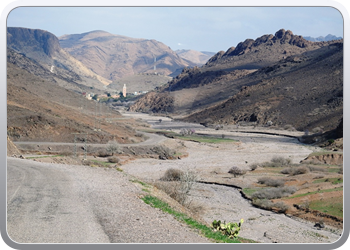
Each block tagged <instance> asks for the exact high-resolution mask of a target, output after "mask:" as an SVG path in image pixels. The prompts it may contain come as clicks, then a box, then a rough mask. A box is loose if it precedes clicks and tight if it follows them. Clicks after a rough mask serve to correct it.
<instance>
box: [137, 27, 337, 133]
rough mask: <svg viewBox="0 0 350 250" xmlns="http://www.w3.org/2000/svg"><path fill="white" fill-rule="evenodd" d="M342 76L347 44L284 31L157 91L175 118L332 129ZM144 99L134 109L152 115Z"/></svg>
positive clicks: (219, 58) (213, 60)
mask: <svg viewBox="0 0 350 250" xmlns="http://www.w3.org/2000/svg"><path fill="white" fill-rule="evenodd" d="M342 72H343V42H342V40H340V41H331V42H318V43H314V42H310V41H307V40H305V39H303V38H302V37H301V36H296V35H293V33H292V32H291V31H285V30H283V29H282V30H279V31H278V32H276V34H275V35H264V36H262V37H260V38H258V39H256V40H249V39H247V40H246V41H244V42H242V43H239V44H238V45H237V47H231V48H230V49H228V50H227V51H226V52H219V53H217V54H216V55H215V56H213V57H212V58H211V59H210V60H209V61H208V63H207V64H206V65H203V66H202V67H195V68H192V69H184V70H183V71H182V73H181V74H180V75H178V76H177V77H176V78H174V79H173V80H172V81H171V82H169V84H168V85H166V86H164V87H163V88H160V89H158V91H159V92H160V93H162V95H163V96H164V95H165V94H166V95H167V96H168V97H167V99H169V97H171V98H173V102H172V103H173V104H172V105H173V107H172V110H173V113H172V114H170V115H172V116H174V117H182V118H183V119H184V120H186V121H192V122H197V123H198V122H199V123H203V122H205V120H209V121H210V123H213V124H219V123H221V124H238V123H240V122H248V123H249V122H250V123H255V124H258V125H265V124H266V123H267V122H269V121H270V122H271V124H275V125H278V126H285V125H291V126H294V127H295V128H297V129H299V130H304V129H313V128H315V127H323V129H327V130H329V129H334V128H335V127H336V126H337V125H338V124H339V121H340V119H341V118H342V108H343V106H342V98H343V94H342V93H343V92H342V91H343V78H342V77H343V74H342ZM330 83H332V84H330ZM145 98H148V97H145ZM142 101H143V100H142V99H139V100H138V101H137V102H136V103H135V105H134V106H132V107H131V109H132V110H142V111H145V112H147V109H146V110H145V109H144V107H142ZM148 102H150V100H149V98H148ZM158 102H159V101H158ZM152 107H153V110H152V111H154V110H161V109H159V107H154V106H152ZM167 109H168V110H169V109H170V108H169V107H167Z"/></svg>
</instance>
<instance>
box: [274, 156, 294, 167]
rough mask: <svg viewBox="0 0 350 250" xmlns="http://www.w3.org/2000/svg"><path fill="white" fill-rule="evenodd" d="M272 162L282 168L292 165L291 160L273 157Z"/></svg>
mask: <svg viewBox="0 0 350 250" xmlns="http://www.w3.org/2000/svg"><path fill="white" fill-rule="evenodd" d="M271 162H273V163H276V164H279V165H280V166H285V165H290V164H291V162H292V161H291V160H290V159H287V158H283V157H273V158H272V160H271Z"/></svg>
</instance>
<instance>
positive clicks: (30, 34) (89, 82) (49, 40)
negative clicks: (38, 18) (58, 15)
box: [7, 27, 111, 89]
mask: <svg viewBox="0 0 350 250" xmlns="http://www.w3.org/2000/svg"><path fill="white" fill-rule="evenodd" d="M7 47H8V48H9V49H12V50H13V51H15V52H17V53H20V54H22V55H25V56H26V57H27V58H30V59H32V60H33V61H34V62H36V63H37V64H39V65H40V66H41V67H43V68H44V69H46V70H49V71H50V72H51V74H52V77H55V78H62V77H63V78H64V79H65V80H67V81H68V82H71V83H73V85H75V86H71V87H72V89H76V84H81V85H86V86H89V87H91V86H93V87H94V88H96V89H104V88H105V86H107V85H108V84H110V83H111V81H109V80H107V79H105V78H103V77H101V76H99V75H97V74H95V73H94V72H92V71H91V70H89V69H88V68H86V67H85V65H83V64H82V63H81V62H80V61H78V60H76V59H75V58H74V57H72V56H71V55H70V54H69V53H67V52H66V51H64V50H63V49H62V48H61V47H60V44H59V40H58V38H57V37H56V36H55V35H53V34H51V33H50V32H48V31H44V30H39V29H27V28H16V27H8V28H7ZM65 87H69V86H67V85H66V86H65Z"/></svg>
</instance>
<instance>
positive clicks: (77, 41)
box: [59, 31, 191, 81]
mask: <svg viewBox="0 0 350 250" xmlns="http://www.w3.org/2000/svg"><path fill="white" fill-rule="evenodd" d="M59 39H60V44H61V46H62V47H63V48H64V49H66V50H67V51H68V52H69V53H70V54H71V55H73V56H74V57H75V58H77V59H78V60H79V61H81V62H82V63H83V64H84V65H86V66H87V67H88V68H89V69H91V70H92V71H93V72H95V73H97V74H99V75H101V76H103V77H105V78H107V79H109V80H112V81H115V80H117V79H120V78H123V77H125V76H130V75H134V74H138V73H154V72H157V73H160V74H163V75H172V74H173V73H174V72H177V71H179V70H180V71H181V69H182V68H184V67H186V66H191V64H190V63H188V62H185V61H184V60H182V59H181V58H180V57H179V56H178V55H177V54H176V53H175V52H174V51H172V50H171V49H170V48H169V47H168V46H166V45H165V44H163V43H161V42H158V41H156V40H147V39H138V38H130V37H126V36H120V35H113V34H110V33H108V32H105V31H92V32H87V33H83V34H73V35H64V36H61V37H60V38H59ZM154 66H156V70H154Z"/></svg>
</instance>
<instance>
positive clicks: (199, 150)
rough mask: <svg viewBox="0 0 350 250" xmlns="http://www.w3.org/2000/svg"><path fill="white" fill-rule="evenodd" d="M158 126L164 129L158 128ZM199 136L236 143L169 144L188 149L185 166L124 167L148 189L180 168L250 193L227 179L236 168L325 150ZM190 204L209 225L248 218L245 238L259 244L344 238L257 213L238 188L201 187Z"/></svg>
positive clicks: (285, 140) (144, 163)
mask: <svg viewBox="0 0 350 250" xmlns="http://www.w3.org/2000/svg"><path fill="white" fill-rule="evenodd" d="M162 122H163V121H162ZM154 125H158V128H161V125H160V124H157V123H156V122H155V123H154ZM187 126H188V124H187ZM154 127H155V126H154ZM172 131H175V132H179V129H176V128H173V129H172ZM197 132H200V133H207V134H208V133H210V134H215V133H216V134H218V135H220V134H223V133H224V134H225V138H232V139H235V140H237V142H229V143H219V144H211V143H198V142H192V141H185V142H184V141H180V140H177V139H169V140H168V141H166V142H164V144H165V145H167V144H168V145H169V146H170V147H171V146H173V145H174V144H179V143H180V144H182V145H184V147H185V149H186V151H187V152H188V157H185V158H182V159H181V160H157V159H137V160H135V161H132V162H129V163H128V164H125V165H123V166H122V169H123V170H124V171H125V172H127V173H128V174H131V175H133V176H135V177H137V178H139V179H141V180H143V181H146V182H148V183H154V182H156V181H157V180H159V178H161V177H162V176H163V175H164V173H165V171H166V170H167V169H169V168H175V169H180V170H183V171H186V170H190V171H194V172H195V173H196V175H197V176H198V178H199V180H200V181H205V182H208V181H209V182H219V183H227V184H234V185H236V186H239V187H249V184H247V181H246V179H245V178H247V177H245V176H241V177H237V178H233V176H232V175H231V176H230V174H226V173H227V172H228V170H229V169H230V168H231V167H232V166H238V167H240V168H242V169H246V170H248V171H249V170H250V169H249V165H250V164H252V163H262V162H265V161H270V160H271V159H272V158H273V157H275V156H279V157H284V158H288V159H290V160H291V162H292V163H299V162H300V161H301V160H303V159H305V158H306V157H307V156H308V155H309V154H310V153H312V152H315V151H319V150H320V149H319V148H316V147H312V146H306V145H303V144H300V143H299V142H298V140H297V139H295V138H290V137H284V136H276V135H263V134H247V133H244V132H236V131H235V132H232V130H231V132H230V131H222V130H221V131H215V130H210V129H207V128H202V129H200V128H198V127H197ZM256 178H258V176H256ZM250 183H251V182H250ZM189 199H190V200H191V202H192V204H196V205H197V206H199V207H202V209H201V211H200V215H201V218H202V219H203V220H204V221H205V222H206V223H208V224H210V223H211V222H212V221H213V220H221V221H226V222H238V221H239V220H240V219H241V218H243V219H244V220H245V223H244V224H243V227H242V229H241V232H240V236H241V237H244V238H249V239H252V240H255V241H258V242H263V243H271V242H278V243H332V242H335V241H337V240H338V239H339V238H340V235H341V230H340V229H336V228H332V227H327V226H326V228H324V229H322V230H318V229H317V228H315V227H314V225H315V223H312V222H307V221H305V220H301V219H298V218H295V217H292V216H288V215H284V214H278V213H274V212H271V211H266V210H262V209H259V208H256V207H253V206H252V205H251V203H250V202H249V201H248V200H246V199H245V198H243V197H242V195H241V193H240V192H239V189H236V188H234V187H227V186H222V185H215V184H205V183H196V184H195V185H194V188H193V189H192V190H191V192H190V196H189Z"/></svg>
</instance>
